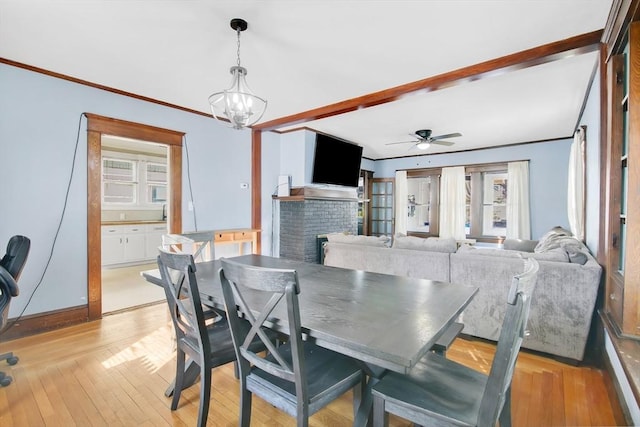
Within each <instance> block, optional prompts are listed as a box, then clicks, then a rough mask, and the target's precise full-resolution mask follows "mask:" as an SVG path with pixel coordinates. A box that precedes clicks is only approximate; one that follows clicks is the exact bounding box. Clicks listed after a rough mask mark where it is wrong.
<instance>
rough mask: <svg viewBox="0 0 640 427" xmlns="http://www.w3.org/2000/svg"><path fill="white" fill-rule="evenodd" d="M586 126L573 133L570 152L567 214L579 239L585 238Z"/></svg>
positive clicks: (572, 230)
mask: <svg viewBox="0 0 640 427" xmlns="http://www.w3.org/2000/svg"><path fill="white" fill-rule="evenodd" d="M584 145H585V128H584V127H580V128H579V129H578V130H577V131H576V132H575V134H574V135H573V143H572V144H571V151H570V153H569V178H568V183H569V184H568V187H567V214H568V215H569V228H570V229H571V232H572V233H573V235H574V236H575V237H576V239H578V240H584V187H585V179H586V177H585V171H584V149H585V147H584Z"/></svg>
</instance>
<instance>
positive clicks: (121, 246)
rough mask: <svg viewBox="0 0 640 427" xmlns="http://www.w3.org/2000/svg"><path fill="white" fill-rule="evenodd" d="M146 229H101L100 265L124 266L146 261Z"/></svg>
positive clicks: (133, 227) (142, 225)
mask: <svg viewBox="0 0 640 427" xmlns="http://www.w3.org/2000/svg"><path fill="white" fill-rule="evenodd" d="M146 233H147V229H146V226H145V225H144V224H140V225H109V226H103V227H102V265H113V264H124V263H133V262H139V261H144V260H146V259H147V253H146V252H147V239H146Z"/></svg>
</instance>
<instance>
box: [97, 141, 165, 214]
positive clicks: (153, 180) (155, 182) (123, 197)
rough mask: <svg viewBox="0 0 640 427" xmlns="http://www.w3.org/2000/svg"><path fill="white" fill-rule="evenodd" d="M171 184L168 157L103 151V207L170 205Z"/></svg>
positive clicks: (145, 207) (134, 207) (154, 206)
mask: <svg viewBox="0 0 640 427" xmlns="http://www.w3.org/2000/svg"><path fill="white" fill-rule="evenodd" d="M163 161H164V163H163ZM167 181H168V165H167V163H166V158H162V157H154V156H147V155H142V154H135V153H124V152H116V151H113V152H112V151H103V156H102V203H103V208H106V209H118V208H119V209H122V208H127V209H150V208H152V209H157V208H158V205H162V204H164V203H166V202H167V193H168V190H167Z"/></svg>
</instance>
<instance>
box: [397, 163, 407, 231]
mask: <svg viewBox="0 0 640 427" xmlns="http://www.w3.org/2000/svg"><path fill="white" fill-rule="evenodd" d="M395 191H396V198H395V202H396V203H395V205H396V210H395V220H396V231H395V232H396V234H407V208H408V204H409V202H408V197H409V192H408V190H407V171H396V190H395Z"/></svg>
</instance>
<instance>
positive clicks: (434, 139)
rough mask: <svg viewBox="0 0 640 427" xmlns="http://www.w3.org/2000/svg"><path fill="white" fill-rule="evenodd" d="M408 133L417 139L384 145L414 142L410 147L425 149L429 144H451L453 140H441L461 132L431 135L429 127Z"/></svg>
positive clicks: (456, 135) (459, 134) (453, 136)
mask: <svg viewBox="0 0 640 427" xmlns="http://www.w3.org/2000/svg"><path fill="white" fill-rule="evenodd" d="M409 135H411V136H413V137H415V138H418V139H417V140H413V141H401V142H390V143H388V144H385V145H395V144H414V145H413V147H411V148H414V147H415V148H417V149H419V150H426V149H427V148H429V147H430V146H431V144H438V145H446V146H451V145H453V144H454V142H451V141H443V140H444V139H447V138H455V137H458V136H462V134H461V133H459V132H456V133H447V134H445V135H436V136H431V129H421V130H417V131H416V132H415V133H413V134H411V133H410V134H409ZM411 148H410V149H411Z"/></svg>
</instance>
